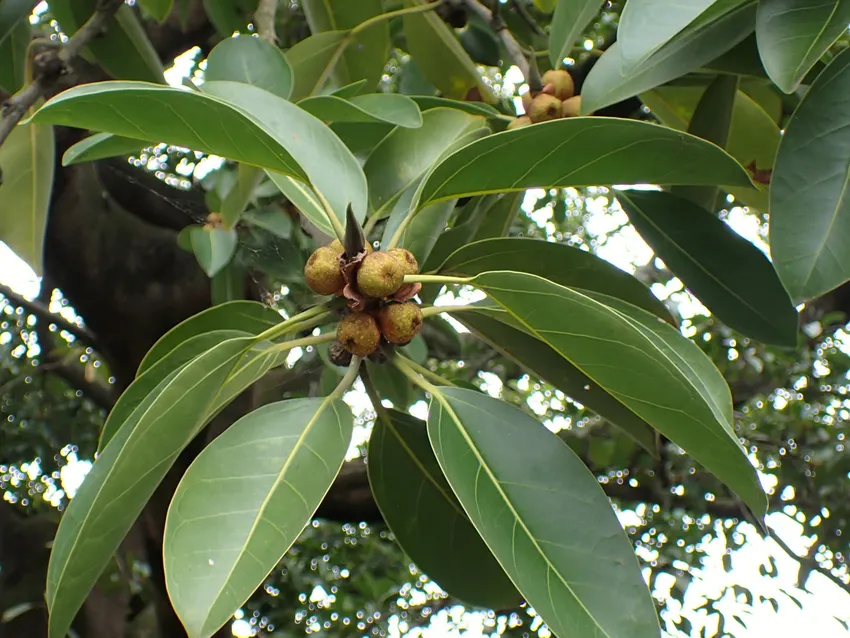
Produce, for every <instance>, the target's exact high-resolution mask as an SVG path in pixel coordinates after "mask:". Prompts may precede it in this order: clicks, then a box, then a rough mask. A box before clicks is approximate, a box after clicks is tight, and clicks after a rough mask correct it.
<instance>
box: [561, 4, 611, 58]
mask: <svg viewBox="0 0 850 638" xmlns="http://www.w3.org/2000/svg"><path fill="white" fill-rule="evenodd" d="M604 4H605V1H604V0H562V1H561V2H558V5H557V6H556V7H555V13H554V15H553V16H552V25H551V30H550V32H549V61H550V62H551V63H552V66H553V67H554V68H556V69H557V68H559V67H560V65H561V63H562V62H563V60H564V58H568V57H570V53H571V51H572V48H573V47H574V46H575V45H576V41H577V40H578V39H579V37H580V36H581V34H582V33H584V30H585V29H586V28H587V25H588V24H590V21H591V20H593V18H595V17H596V14H597V13H599V10H600V9H601V8H602V5H604Z"/></svg>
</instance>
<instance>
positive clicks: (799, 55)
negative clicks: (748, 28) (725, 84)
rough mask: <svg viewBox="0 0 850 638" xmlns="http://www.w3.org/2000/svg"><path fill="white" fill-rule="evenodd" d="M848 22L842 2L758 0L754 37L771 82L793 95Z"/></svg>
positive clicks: (847, 7) (849, 14)
mask: <svg viewBox="0 0 850 638" xmlns="http://www.w3.org/2000/svg"><path fill="white" fill-rule="evenodd" d="M848 23H850V4H848V3H846V2H841V0H760V1H759V8H758V13H757V15H756V37H757V38H758V48H759V53H760V54H761V59H762V62H763V63H764V68H765V70H766V71H767V74H768V75H769V76H770V79H771V80H773V81H774V83H775V84H776V86H778V87H779V88H780V89H782V90H783V91H784V92H785V93H793V92H794V91H795V90H796V89H797V87H798V86H799V85H800V82H801V81H802V80H803V78H804V77H805V76H806V74H807V73H808V72H809V70H810V69H811V68H812V67H813V66H814V65H815V63H816V62H817V61H818V60H819V59H820V57H821V56H822V55H823V54H824V53H826V51H827V49H829V47H830V46H832V44H833V43H834V42H835V41H836V40H837V39H838V38H839V37H840V36H841V34H842V33H846V31H847V25H848Z"/></svg>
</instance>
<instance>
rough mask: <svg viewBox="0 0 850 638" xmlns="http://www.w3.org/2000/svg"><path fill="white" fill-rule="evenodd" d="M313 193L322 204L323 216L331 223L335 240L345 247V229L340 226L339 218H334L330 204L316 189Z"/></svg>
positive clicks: (334, 214)
mask: <svg viewBox="0 0 850 638" xmlns="http://www.w3.org/2000/svg"><path fill="white" fill-rule="evenodd" d="M313 192H314V193H316V197H318V198H319V201H320V202H321V203H322V208H323V209H324V211H325V216H326V217H327V218H328V221H329V222H330V223H331V226H332V227H333V229H334V233H335V234H336V237H337V239H339V241H340V242H342V244H343V245H345V228H344V227H343V225H342V222H341V221H339V217H337V216H336V213H335V212H334V209H333V208H332V207H331V205H330V202H328V200H326V199H325V196H324V195H322V194H321V193H320V192H319V191H318V190H317V189H315V188H314V189H313Z"/></svg>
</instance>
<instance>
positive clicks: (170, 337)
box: [136, 300, 283, 378]
mask: <svg viewBox="0 0 850 638" xmlns="http://www.w3.org/2000/svg"><path fill="white" fill-rule="evenodd" d="M282 321H283V317H282V316H281V315H280V313H278V312H277V311H276V310H274V309H273V308H271V307H269V306H267V305H265V304H262V303H260V302H258V301H247V300H241V301H234V302H232V303H228V304H222V305H220V306H216V307H215V308H207V309H206V310H204V311H202V312H199V313H198V314H196V315H193V316H191V317H189V318H188V319H185V320H184V321H181V322H180V323H178V324H177V325H176V326H174V327H173V328H172V329H171V330H169V331H168V332H166V333H165V334H164V335H162V336H161V337H160V338H159V340H158V341H157V342H156V343H155V344H153V346H152V347H151V349H150V350H148V353H147V354H146V355H145V358H144V359H142V362H141V363H140V364H139V369H138V370H137V371H136V377H137V378H138V377H139V376H140V375H141V374H142V373H144V372H145V371H146V370H148V369H150V368H151V367H153V365H154V364H155V363H156V362H157V361H159V360H160V359H162V358H163V357H165V356H166V355H167V354H168V353H169V352H171V351H172V350H174V349H175V348H177V347H178V346H179V345H180V344H181V343H183V342H184V341H187V340H189V339H190V338H191V337H193V336H195V335H199V334H202V333H204V332H211V331H213V330H242V331H244V332H248V333H250V334H253V335H258V334H260V333H261V332H263V331H265V330H268V329H269V328H272V327H274V326H276V325H277V324H279V323H281V322H282Z"/></svg>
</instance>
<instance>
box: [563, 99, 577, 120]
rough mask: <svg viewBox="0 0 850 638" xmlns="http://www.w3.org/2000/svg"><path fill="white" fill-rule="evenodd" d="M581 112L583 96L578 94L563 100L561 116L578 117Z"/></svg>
mask: <svg viewBox="0 0 850 638" xmlns="http://www.w3.org/2000/svg"><path fill="white" fill-rule="evenodd" d="M580 114H581V96H580V95H576V96H573V97H571V98H570V99H568V100H564V101H563V102H561V117H576V116H578V115H580Z"/></svg>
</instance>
